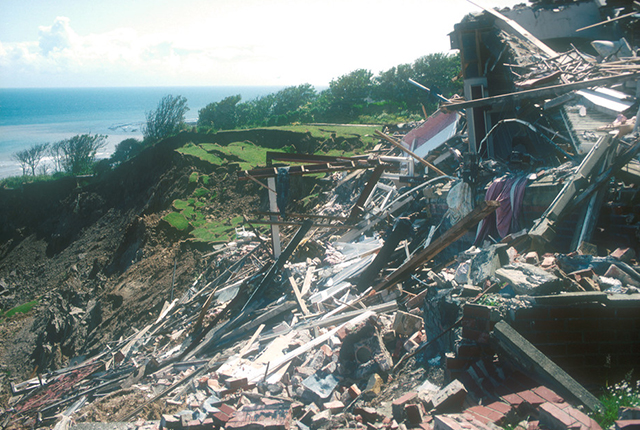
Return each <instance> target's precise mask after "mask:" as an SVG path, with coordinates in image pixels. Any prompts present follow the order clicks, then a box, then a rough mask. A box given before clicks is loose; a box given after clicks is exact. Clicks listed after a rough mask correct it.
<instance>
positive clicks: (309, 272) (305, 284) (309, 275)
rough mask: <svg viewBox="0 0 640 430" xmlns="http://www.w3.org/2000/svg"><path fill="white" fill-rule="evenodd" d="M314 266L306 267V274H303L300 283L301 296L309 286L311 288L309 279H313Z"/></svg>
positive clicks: (306, 291)
mask: <svg viewBox="0 0 640 430" xmlns="http://www.w3.org/2000/svg"><path fill="white" fill-rule="evenodd" d="M315 268H316V266H309V268H308V269H307V274H306V275H305V277H304V282H303V283H302V291H300V294H301V295H302V297H304V296H305V294H307V293H308V292H309V288H311V280H312V279H313V271H314V269H315Z"/></svg>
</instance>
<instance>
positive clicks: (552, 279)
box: [496, 263, 563, 296]
mask: <svg viewBox="0 0 640 430" xmlns="http://www.w3.org/2000/svg"><path fill="white" fill-rule="evenodd" d="M496 277H498V279H500V280H501V281H502V282H507V283H509V284H510V285H511V286H512V288H513V290H514V291H515V293H516V294H522V295H528V296H540V295H544V294H550V293H554V292H557V291H560V290H561V289H562V288H563V282H562V280H561V279H560V278H558V277H557V276H555V275H553V274H551V273H549V272H547V271H545V270H543V269H541V268H539V267H537V266H534V265H532V264H527V263H513V264H509V265H507V266H504V267H501V268H500V269H498V270H496Z"/></svg>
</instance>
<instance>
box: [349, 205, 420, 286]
mask: <svg viewBox="0 0 640 430" xmlns="http://www.w3.org/2000/svg"><path fill="white" fill-rule="evenodd" d="M411 225H412V224H411V221H409V219H408V218H398V220H397V221H396V224H395V225H394V226H393V230H392V231H391V233H390V234H389V236H388V237H387V240H385V241H384V245H383V246H382V249H380V252H378V255H376V258H375V259H374V260H373V261H372V262H371V264H370V265H369V267H367V268H366V269H365V270H364V272H362V274H361V275H360V279H359V280H358V284H357V285H356V288H357V289H358V291H360V292H363V291H364V290H366V289H367V288H369V287H370V286H371V284H372V283H373V281H374V280H375V279H376V277H377V276H378V273H380V270H382V268H383V267H384V266H385V265H386V264H387V262H388V261H389V258H391V254H393V252H394V251H395V250H396V247H397V246H398V243H400V241H401V240H403V239H406V238H407V237H409V232H411Z"/></svg>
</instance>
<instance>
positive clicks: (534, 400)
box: [517, 390, 545, 406]
mask: <svg viewBox="0 0 640 430" xmlns="http://www.w3.org/2000/svg"><path fill="white" fill-rule="evenodd" d="M517 394H518V396H520V397H522V398H523V399H524V401H525V402H527V403H529V404H530V405H532V406H538V405H541V404H543V403H544V402H545V400H544V399H543V398H542V397H540V396H538V395H537V394H536V393H534V392H533V391H531V390H524V391H520V392H518V393H517Z"/></svg>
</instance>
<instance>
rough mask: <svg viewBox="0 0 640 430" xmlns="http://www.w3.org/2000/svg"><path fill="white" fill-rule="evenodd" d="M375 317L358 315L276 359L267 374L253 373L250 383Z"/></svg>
mask: <svg viewBox="0 0 640 430" xmlns="http://www.w3.org/2000/svg"><path fill="white" fill-rule="evenodd" d="M373 315H375V312H372V311H366V312H363V313H362V314H361V315H358V316H357V317H355V318H353V319H352V320H349V321H347V322H345V323H343V324H340V325H339V326H337V327H336V328H334V329H333V330H331V331H328V332H327V333H325V334H323V335H322V336H320V337H316V338H315V339H313V340H312V341H311V342H307V343H306V344H304V345H302V346H300V347H299V348H296V349H294V350H293V351H291V352H289V353H288V354H286V355H285V356H284V357H282V358H280V359H276V360H274V361H272V362H270V363H269V369H268V370H267V372H265V369H264V368H261V369H259V371H257V372H255V373H253V374H252V376H251V377H248V378H247V379H248V380H249V381H250V382H257V381H259V380H260V378H262V377H264V375H265V373H267V375H270V374H272V373H275V372H276V371H277V370H278V369H280V367H282V366H283V365H285V364H287V363H289V362H290V361H291V360H293V359H294V358H295V357H297V356H299V355H300V354H304V353H305V352H307V351H309V350H310V349H312V348H315V347H316V346H318V345H321V344H322V343H324V342H326V341H327V340H329V338H330V337H331V336H334V335H335V334H336V333H337V332H338V331H339V330H340V329H342V328H343V327H344V326H346V325H347V324H353V325H356V324H358V323H360V322H362V321H365V320H367V318H369V317H371V316H373Z"/></svg>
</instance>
